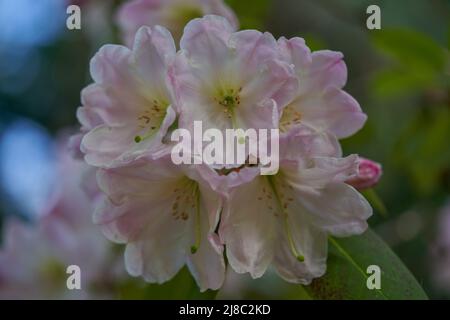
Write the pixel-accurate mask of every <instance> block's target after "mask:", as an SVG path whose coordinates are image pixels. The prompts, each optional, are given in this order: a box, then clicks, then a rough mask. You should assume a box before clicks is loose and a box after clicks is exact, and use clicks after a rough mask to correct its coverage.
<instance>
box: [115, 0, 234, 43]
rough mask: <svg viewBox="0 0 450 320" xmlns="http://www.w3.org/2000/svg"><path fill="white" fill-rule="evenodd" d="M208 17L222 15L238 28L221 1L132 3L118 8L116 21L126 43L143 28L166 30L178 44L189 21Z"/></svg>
mask: <svg viewBox="0 0 450 320" xmlns="http://www.w3.org/2000/svg"><path fill="white" fill-rule="evenodd" d="M207 14H216V15H219V16H223V17H225V18H226V19H227V20H228V21H229V22H230V24H231V25H232V26H233V28H234V29H235V30H237V29H238V26H239V23H238V21H237V18H236V16H235V14H234V12H233V11H232V10H231V9H230V8H229V7H228V6H227V5H226V4H225V3H224V1H223V0H133V1H128V2H126V3H124V4H123V5H122V7H120V8H119V11H118V16H117V20H118V24H119V27H120V29H121V32H122V35H123V38H124V41H125V43H127V44H131V43H132V41H133V39H134V35H135V33H136V31H137V30H138V29H139V27H141V26H143V25H146V26H155V25H160V26H163V27H166V28H167V29H169V31H170V32H171V33H172V34H173V36H174V38H175V39H176V40H177V41H178V40H179V39H180V38H181V35H182V33H183V29H184V27H185V25H186V24H187V23H188V22H189V21H190V20H192V19H194V18H200V17H202V16H204V15H207Z"/></svg>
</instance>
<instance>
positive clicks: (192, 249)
mask: <svg viewBox="0 0 450 320" xmlns="http://www.w3.org/2000/svg"><path fill="white" fill-rule="evenodd" d="M197 250H198V248H197V246H192V247H191V253H192V254H195V253H196V252H197Z"/></svg>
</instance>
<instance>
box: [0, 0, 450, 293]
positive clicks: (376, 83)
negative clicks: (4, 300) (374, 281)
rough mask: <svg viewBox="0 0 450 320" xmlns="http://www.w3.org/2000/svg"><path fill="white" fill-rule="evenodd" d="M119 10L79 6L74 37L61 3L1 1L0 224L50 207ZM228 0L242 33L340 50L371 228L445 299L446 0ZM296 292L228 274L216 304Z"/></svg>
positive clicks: (269, 279)
mask: <svg viewBox="0 0 450 320" xmlns="http://www.w3.org/2000/svg"><path fill="white" fill-rule="evenodd" d="M122 2H123V1H112V0H110V1H108V0H97V1H96V0H86V1H78V3H79V4H80V6H81V12H82V29H81V30H68V29H67V28H66V18H67V14H66V8H67V5H68V4H67V1H65V0H39V1H33V0H0V221H1V222H3V223H4V222H5V221H7V219H9V218H11V217H12V216H14V217H19V218H20V219H23V220H24V221H33V220H34V219H35V218H36V216H37V215H39V213H40V212H42V211H43V210H44V209H43V208H45V207H46V206H47V205H48V199H49V195H50V193H51V192H52V190H53V189H54V185H55V184H56V183H57V182H58V179H60V178H61V177H60V175H58V173H57V172H55V170H54V169H53V168H54V166H55V162H56V159H57V151H56V150H55V149H56V148H55V143H54V141H55V139H56V138H57V137H58V136H59V135H60V134H61V132H62V130H65V131H67V130H70V129H71V128H72V129H73V130H75V129H77V128H78V125H77V120H76V117H75V111H76V108H77V107H78V106H79V105H80V91H81V89H82V88H83V87H85V86H86V85H87V84H89V83H90V82H91V79H90V76H89V70H88V67H89V59H90V58H91V57H92V56H93V54H94V53H95V52H96V51H97V50H98V49H99V48H100V46H101V45H102V44H106V43H120V38H119V35H118V31H117V26H116V24H115V23H114V14H115V9H116V8H117V6H118V5H119V4H120V3H122ZM226 2H227V3H228V4H229V5H230V6H231V7H232V8H233V9H234V11H235V12H236V14H237V16H238V18H239V19H240V22H241V28H256V29H259V30H267V31H270V32H272V33H273V34H274V35H275V37H279V36H286V37H293V36H300V37H303V38H305V40H306V42H307V45H308V46H309V47H310V48H311V49H313V50H319V49H330V50H336V51H341V52H343V53H344V55H345V61H346V63H347V67H348V73H349V75H348V84H347V86H346V87H345V89H346V91H348V92H349V93H350V94H352V95H353V96H354V97H355V98H356V99H357V100H358V101H359V103H360V104H361V106H362V108H363V110H364V111H365V112H366V113H367V114H368V122H367V124H366V126H365V127H364V129H363V130H362V131H360V132H359V133H358V134H356V135H355V136H353V137H351V138H349V139H346V140H344V141H343V149H344V152H345V153H346V154H350V153H358V154H360V155H363V156H365V157H367V158H370V159H373V160H375V161H377V162H380V163H381V164H382V165H383V170H384V175H383V177H382V179H381V181H380V183H379V185H378V186H377V187H376V188H375V189H374V190H373V191H371V192H368V193H366V196H367V197H368V198H369V200H370V201H371V202H372V204H373V205H374V208H375V211H376V212H375V214H374V216H373V217H372V218H371V219H370V221H369V223H370V225H371V227H372V228H373V229H374V230H375V231H376V232H377V233H378V234H379V235H380V236H381V237H382V238H383V239H384V240H385V241H386V242H387V243H388V244H389V245H390V247H391V248H392V249H393V250H394V251H395V252H396V253H397V254H398V256H399V257H400V258H401V259H402V261H404V263H405V264H406V265H407V266H408V268H409V269H410V270H411V271H412V273H413V274H414V275H415V277H416V278H417V279H418V281H419V283H420V284H421V285H422V286H423V287H424V289H425V291H426V292H427V294H428V295H429V297H430V298H444V299H445V298H450V143H449V138H450V55H449V48H450V1H448V0H399V1H389V0H385V1H374V0H370V1H366V0H315V1H308V0H245V1H242V0H228V1H226ZM371 4H377V5H378V6H379V7H380V8H381V30H368V29H367V28H366V19H367V17H368V15H367V14H366V9H367V7H368V6H369V5H371ZM184 276H185V275H184V274H181V275H179V277H184ZM0 280H1V279H0ZM127 286H128V284H127V285H125V286H124V288H125V289H123V291H122V292H127V293H126V294H125V297H137V298H140V297H146V298H151V297H156V298H157V296H155V294H154V293H152V290H151V288H152V286H149V287H146V288H142V287H140V289H136V288H135V287H134V288H133V289H129V290H128V289H127V288H128V287H127ZM131 286H132V285H131ZM149 288H150V289H149ZM167 288H168V289H167V290H168V291H170V290H171V288H170V284H169V286H168V287H167ZM127 290H128V291H127ZM139 290H141V291H139ZM180 290H181V289H180ZM296 294H297V293H296V291H295V289H294V288H293V286H290V285H287V284H285V283H284V282H283V281H282V280H281V279H279V278H277V277H273V276H271V275H270V274H269V275H267V276H265V277H264V278H262V279H260V280H258V281H250V280H249V279H248V278H247V277H237V276H235V275H230V277H229V280H228V283H227V285H226V287H225V288H224V290H222V292H220V293H219V297H224V298H227V297H228V298H281V299H283V298H285V299H291V298H298V296H296ZM152 295H153V296H152ZM122 297H123V296H122Z"/></svg>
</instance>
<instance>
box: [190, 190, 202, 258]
mask: <svg viewBox="0 0 450 320" xmlns="http://www.w3.org/2000/svg"><path fill="white" fill-rule="evenodd" d="M193 199H194V201H195V205H196V214H195V222H194V223H195V244H194V245H192V246H191V254H195V253H196V252H197V250H198V248H199V247H200V242H201V240H202V239H201V237H202V229H201V220H200V219H201V216H200V190H199V189H198V185H195V187H194V192H193Z"/></svg>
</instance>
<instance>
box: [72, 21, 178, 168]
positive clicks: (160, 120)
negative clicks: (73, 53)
mask: <svg viewBox="0 0 450 320" xmlns="http://www.w3.org/2000/svg"><path fill="white" fill-rule="evenodd" d="M174 55H175V44H174V42H173V39H172V36H171V35H170V33H169V31H167V30H166V29H164V28H162V27H154V28H148V27H142V28H141V29H140V30H139V31H138V32H137V34H136V40H135V43H134V47H133V49H132V50H130V49H128V48H126V47H123V46H118V45H105V46H103V47H102V48H101V49H100V50H99V52H98V53H97V54H96V55H95V56H94V58H93V59H92V60H91V76H92V78H93V79H94V81H95V83H94V84H91V85H89V86H88V87H87V88H85V89H84V90H83V92H82V94H81V99H82V104H83V106H82V107H80V108H78V113H77V115H78V119H79V121H80V122H81V124H82V128H81V132H82V133H85V135H84V137H83V139H82V141H81V151H83V152H84V153H85V160H86V162H87V163H88V164H90V165H93V166H100V167H107V166H110V165H113V164H114V162H116V161H131V160H132V158H133V157H134V156H135V155H138V154H140V153H142V152H147V151H150V150H154V149H157V148H159V147H160V146H161V145H162V139H163V137H164V135H165V134H166V132H167V129H168V128H169V126H170V125H171V124H172V123H173V121H174V120H175V117H176V115H175V111H174V109H173V107H172V104H173V98H172V90H171V88H170V85H168V81H167V68H168V64H169V62H170V60H171V59H172V58H173V56H174Z"/></svg>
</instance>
